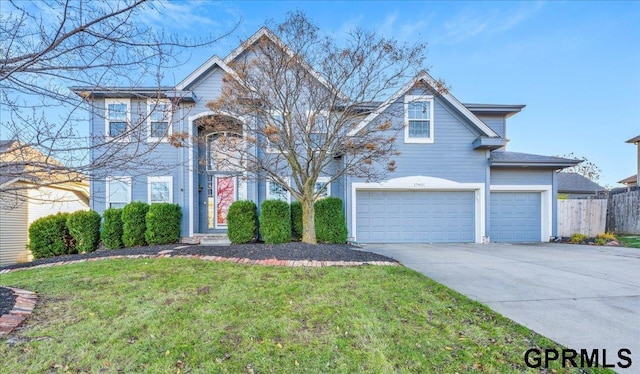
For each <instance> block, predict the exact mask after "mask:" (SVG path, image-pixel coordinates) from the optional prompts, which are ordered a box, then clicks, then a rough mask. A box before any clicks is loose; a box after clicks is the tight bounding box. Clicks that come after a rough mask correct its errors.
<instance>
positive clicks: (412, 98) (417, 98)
mask: <svg viewBox="0 0 640 374" xmlns="http://www.w3.org/2000/svg"><path fill="white" fill-rule="evenodd" d="M415 102H427V103H429V106H430V110H429V136H428V137H424V138H416V137H410V136H409V103H415ZM434 109H435V108H434V100H433V96H428V95H405V96H404V142H405V143H423V144H424V143H433V139H434V136H433V135H434V134H433V117H434V112H435V110H434Z"/></svg>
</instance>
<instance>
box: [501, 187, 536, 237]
mask: <svg viewBox="0 0 640 374" xmlns="http://www.w3.org/2000/svg"><path fill="white" fill-rule="evenodd" d="M540 199H541V194H540V192H492V193H491V204H490V209H491V213H490V225H491V228H490V233H489V236H490V239H491V241H492V242H539V241H540V240H541V231H540V225H541V214H542V213H541V204H540Z"/></svg>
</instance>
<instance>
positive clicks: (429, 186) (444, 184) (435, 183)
mask: <svg viewBox="0 0 640 374" xmlns="http://www.w3.org/2000/svg"><path fill="white" fill-rule="evenodd" d="M362 190H378V191H380V190H384V191H425V192H426V191H473V192H475V220H474V224H475V242H476V243H482V237H483V235H484V232H485V184H484V183H459V182H455V181H452V180H448V179H442V178H435V177H425V176H411V177H402V178H394V179H389V180H387V181H384V182H380V183H364V182H354V183H351V230H350V231H351V236H352V237H353V239H354V240H355V241H357V240H358V233H357V232H356V222H357V217H356V210H357V208H356V207H357V196H358V195H357V192H358V191H362Z"/></svg>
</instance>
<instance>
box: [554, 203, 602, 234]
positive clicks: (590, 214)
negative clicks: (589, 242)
mask: <svg viewBox="0 0 640 374" xmlns="http://www.w3.org/2000/svg"><path fill="white" fill-rule="evenodd" d="M606 224H607V200H606V199H568V200H558V235H559V236H571V235H573V234H575V233H580V234H584V235H587V236H596V235H598V234H600V233H603V232H604V231H605V228H606Z"/></svg>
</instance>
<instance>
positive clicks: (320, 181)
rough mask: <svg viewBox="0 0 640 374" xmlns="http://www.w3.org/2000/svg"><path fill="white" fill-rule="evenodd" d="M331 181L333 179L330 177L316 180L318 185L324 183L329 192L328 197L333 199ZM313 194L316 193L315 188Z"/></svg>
mask: <svg viewBox="0 0 640 374" xmlns="http://www.w3.org/2000/svg"><path fill="white" fill-rule="evenodd" d="M330 180H331V178H329V177H318V179H316V184H317V183H324V185H325V190H327V197H331V183H329V181H330ZM313 192H314V193H316V189H315V186H314V188H313Z"/></svg>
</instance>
